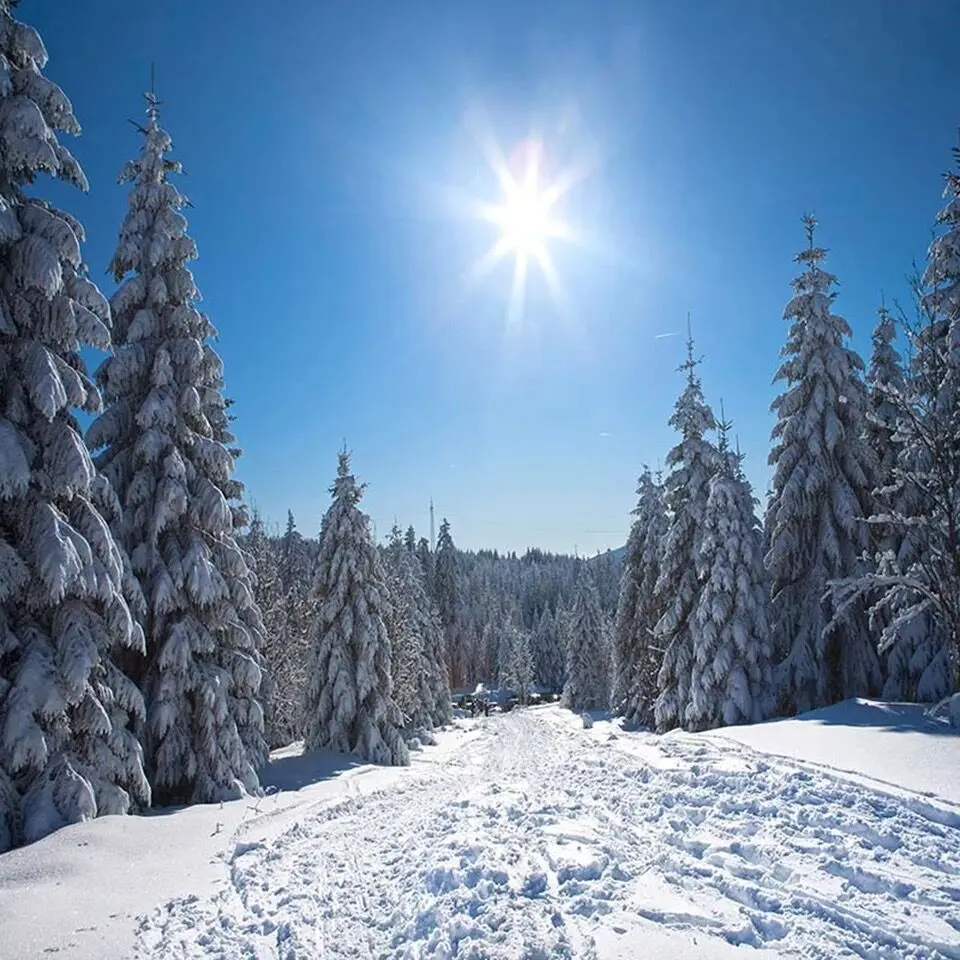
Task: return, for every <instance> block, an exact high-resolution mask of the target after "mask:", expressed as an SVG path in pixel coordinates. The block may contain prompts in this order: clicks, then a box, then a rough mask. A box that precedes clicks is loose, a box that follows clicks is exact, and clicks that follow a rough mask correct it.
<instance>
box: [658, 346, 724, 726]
mask: <svg viewBox="0 0 960 960" xmlns="http://www.w3.org/2000/svg"><path fill="white" fill-rule="evenodd" d="M698 363H699V360H696V359H694V355H693V338H692V337H690V336H689V335H688V337H687V360H686V362H685V363H684V364H683V365H682V366H681V367H680V370H681V371H682V372H684V373H685V374H686V377H687V385H686V387H684V390H683V392H682V393H681V394H680V396H679V398H678V399H677V403H676V406H675V407H674V412H673V415H672V416H671V417H670V425H671V426H672V427H673V428H674V429H675V430H677V431H679V433H680V442H679V443H678V444H677V445H676V446H675V447H674V448H673V449H672V450H671V451H670V452H669V453H668V454H667V467H668V468H669V471H670V472H669V473H668V475H667V479H666V483H665V485H664V486H665V494H664V499H665V502H666V506H667V509H668V510H669V512H670V525H669V526H668V528H667V533H666V536H665V538H664V540H663V548H662V562H661V568H660V575H659V577H658V578H657V585H656V588H655V591H654V603H655V604H656V605H658V606H659V607H660V609H662V610H663V611H664V612H663V614H662V615H661V617H660V619H659V620H658V621H657V624H656V626H655V627H654V636H653V646H654V648H655V649H656V650H659V651H663V653H662V656H663V661H662V663H661V666H660V672H659V674H658V676H657V689H658V691H659V692H658V695H657V700H656V703H655V704H654V719H655V722H656V725H657V729H658V730H661V731H663V730H669V729H671V728H672V727H677V726H679V725H680V724H681V723H683V717H684V712H685V710H686V709H687V705H688V703H689V701H690V678H691V674H692V670H693V656H694V641H693V631H692V622H691V621H692V617H693V613H694V610H696V607H697V603H698V602H699V599H700V591H701V589H702V587H703V581H702V580H701V578H700V576H699V574H698V572H697V564H696V558H697V556H698V555H699V553H700V547H701V543H702V541H703V516H704V513H705V511H706V507H707V497H708V496H709V484H710V478H711V476H712V475H713V473H714V471H715V470H716V468H717V450H716V447H715V446H714V445H713V444H712V443H710V441H709V440H707V439H706V434H707V433H709V432H710V431H711V430H713V429H714V428H715V427H716V422H715V420H714V418H713V412H712V411H711V409H710V407H709V406H708V405H707V402H706V401H705V400H704V398H703V389H702V387H701V384H700V377H699V376H697V365H698Z"/></svg>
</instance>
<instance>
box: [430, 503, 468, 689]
mask: <svg viewBox="0 0 960 960" xmlns="http://www.w3.org/2000/svg"><path fill="white" fill-rule="evenodd" d="M457 568H458V563H457V548H456V545H455V544H454V542H453V536H452V535H451V533H450V522H449V521H448V520H447V518H446V517H444V518H443V522H442V523H441V524H440V533H439V535H438V537H437V550H436V555H435V557H434V564H433V589H434V597H435V599H436V602H437V609H438V610H439V612H440V623H441V624H442V625H443V634H444V637H445V638H446V644H447V657H446V660H447V665H448V667H449V668H450V683H451V685H452V686H454V687H459V686H463V684H464V683H466V681H467V679H468V676H467V674H468V672H469V670H468V666H467V663H466V657H465V656H464V650H463V645H462V644H461V642H460V640H461V637H460V633H461V631H460V577H459V572H458V569H457Z"/></svg>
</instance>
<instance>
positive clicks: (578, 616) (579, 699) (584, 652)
mask: <svg viewBox="0 0 960 960" xmlns="http://www.w3.org/2000/svg"><path fill="white" fill-rule="evenodd" d="M568 616H569V622H568V627H567V629H568V630H569V634H568V647H567V678H566V685H565V686H564V689H563V697H562V703H563V706H565V707H567V708H568V709H570V710H605V709H606V708H607V707H608V706H609V705H610V645H609V636H608V626H607V624H606V622H605V621H604V616H603V611H602V610H601V609H600V595H599V593H598V592H597V584H596V581H595V579H594V577H593V574H592V573H591V571H590V568H589V566H588V565H587V564H586V563H581V565H580V573H579V576H578V577H577V586H576V590H575V592H574V598H573V606H572V607H571V609H570V612H569V614H568Z"/></svg>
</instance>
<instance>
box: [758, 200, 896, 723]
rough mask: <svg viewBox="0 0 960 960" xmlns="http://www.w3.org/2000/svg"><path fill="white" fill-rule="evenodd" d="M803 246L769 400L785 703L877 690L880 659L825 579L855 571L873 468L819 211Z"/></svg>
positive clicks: (776, 607)
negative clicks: (820, 235)
mask: <svg viewBox="0 0 960 960" xmlns="http://www.w3.org/2000/svg"><path fill="white" fill-rule="evenodd" d="M803 223H804V227H805V229H806V233H807V248H806V249H805V250H803V251H801V252H800V253H799V254H798V255H797V256H796V258H795V259H796V261H797V262H798V263H799V264H800V265H801V268H802V273H801V274H800V276H798V277H797V278H796V280H794V282H793V288H794V296H793V298H792V299H791V300H790V302H789V303H788V304H787V307H786V309H785V311H784V317H785V319H787V320H789V321H790V322H791V326H790V332H789V334H788V337H787V342H786V344H785V346H784V347H783V349H782V350H781V356H782V357H783V362H782V363H781V365H780V368H779V369H778V371H777V374H776V378H775V379H777V380H780V381H783V382H784V384H785V390H784V392H783V393H782V394H781V395H780V396H779V397H777V399H776V400H774V402H773V404H772V409H773V410H774V411H775V413H776V415H777V423H776V425H775V426H774V428H773V449H772V451H771V453H770V464H771V465H772V466H773V467H774V476H773V489H772V492H771V496H770V499H769V502H768V505H767V510H768V521H767V522H768V525H769V530H770V550H769V552H768V553H767V556H766V566H767V570H768V572H769V575H770V579H771V589H772V601H773V607H772V617H773V632H774V643H775V650H776V652H777V653H778V654H779V655H782V656H784V660H783V662H782V664H781V666H780V683H779V686H780V691H781V696H782V697H783V699H784V702H783V704H782V705H783V706H784V707H785V708H786V709H787V710H788V711H791V712H802V711H805V710H812V709H814V708H816V707H821V706H826V705H829V704H831V703H836V702H838V701H840V700H844V699H847V698H848V697H855V696H870V695H872V694H876V693H878V692H879V687H880V668H879V661H878V659H877V653H876V649H875V646H874V643H873V640H872V638H871V635H870V630H869V626H868V622H867V617H866V615H865V611H864V610H863V608H862V605H859V604H857V605H853V606H851V607H849V608H846V609H845V610H844V613H843V616H842V617H835V616H834V612H835V609H836V606H835V599H834V597H832V596H831V595H830V585H831V582H832V581H838V580H842V579H844V578H848V577H852V576H857V575H858V574H859V573H861V572H862V571H863V568H864V565H863V561H862V560H861V556H862V555H863V554H864V553H865V552H866V551H867V550H868V549H869V548H870V547H871V543H870V536H869V532H868V528H867V524H866V523H865V522H864V520H865V518H867V517H869V516H871V513H872V497H871V493H872V490H873V487H874V479H875V475H876V469H875V464H874V460H873V455H872V452H871V450H870V447H869V445H868V443H867V441H866V438H865V428H866V411H867V404H868V398H867V395H866V390H865V387H864V384H863V380H862V370H863V361H862V360H861V359H860V357H859V356H858V355H857V354H856V352H855V351H854V350H852V349H851V348H850V347H849V346H847V340H848V338H849V337H850V328H849V327H848V326H847V322H846V321H845V320H844V319H843V318H842V317H839V316H837V315H836V314H835V313H833V312H832V307H833V302H834V299H835V297H836V293H835V291H834V289H833V288H834V286H835V284H836V278H835V277H834V276H833V275H832V274H830V273H827V272H826V271H825V270H824V269H823V266H822V264H823V260H824V258H825V257H826V251H825V250H824V249H822V248H820V247H817V246H815V244H814V232H815V229H816V220H815V219H814V218H813V217H811V216H807V217H804V220H803Z"/></svg>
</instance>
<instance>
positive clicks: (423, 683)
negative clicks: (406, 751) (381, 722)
mask: <svg viewBox="0 0 960 960" xmlns="http://www.w3.org/2000/svg"><path fill="white" fill-rule="evenodd" d="M386 567H387V577H388V587H389V595H390V612H389V616H388V617H387V618H385V619H386V624H387V633H388V635H389V636H390V641H391V647H392V654H393V660H392V667H393V669H392V673H393V684H394V699H395V700H396V702H397V705H398V706H399V707H400V710H401V712H402V713H403V715H404V718H405V720H406V727H407V729H409V730H413V731H423V730H431V729H433V727H434V726H435V725H436V726H442V725H443V724H445V723H448V722H449V720H450V688H449V686H448V685H447V679H446V667H445V665H444V663H443V631H442V629H441V627H440V623H439V619H438V617H437V614H436V611H435V610H434V609H433V608H432V606H431V604H430V601H429V599H428V598H427V595H426V592H425V591H424V589H423V579H422V573H421V570H420V564H419V562H418V560H417V557H416V554H415V553H414V552H412V551H410V550H409V549H408V547H407V546H406V544H405V542H404V540H403V538H402V536H401V534H400V530H399V528H398V527H396V526H394V528H393V531H392V532H391V538H390V543H389V546H388V547H387V550H386Z"/></svg>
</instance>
